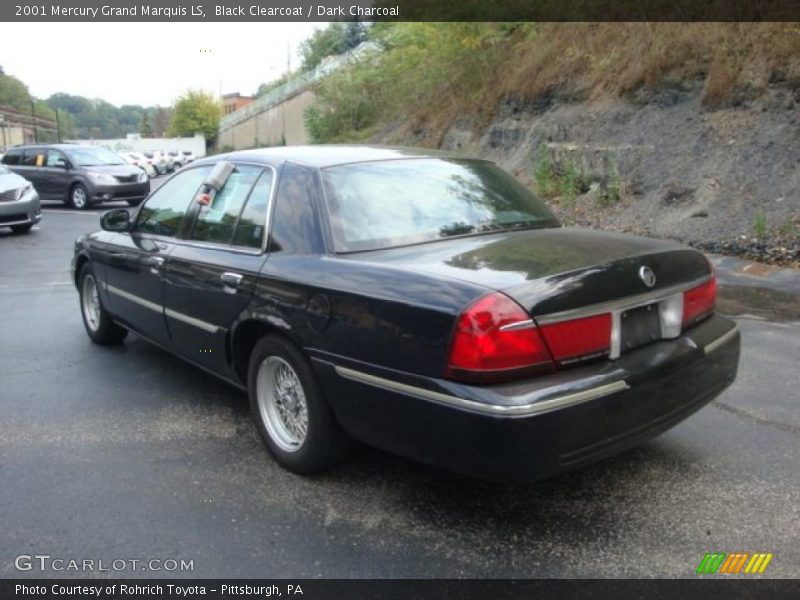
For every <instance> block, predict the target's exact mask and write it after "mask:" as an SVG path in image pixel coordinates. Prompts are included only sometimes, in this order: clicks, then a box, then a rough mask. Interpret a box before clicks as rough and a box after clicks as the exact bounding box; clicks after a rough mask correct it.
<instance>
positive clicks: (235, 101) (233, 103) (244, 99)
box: [222, 92, 255, 115]
mask: <svg viewBox="0 0 800 600" xmlns="http://www.w3.org/2000/svg"><path fill="white" fill-rule="evenodd" d="M253 100H255V98H253V97H252V96H242V95H241V94H240V93H239V92H233V93H231V94H223V95H222V114H223V115H229V114H231V113H232V112H234V111H236V110H239V109H240V108H244V107H245V106H247V105H248V104H250V103H251V102H252V101H253Z"/></svg>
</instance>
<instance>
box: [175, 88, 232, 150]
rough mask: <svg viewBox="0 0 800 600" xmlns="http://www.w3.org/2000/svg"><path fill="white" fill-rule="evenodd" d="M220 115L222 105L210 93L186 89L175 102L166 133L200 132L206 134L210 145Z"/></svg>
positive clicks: (182, 134) (184, 133) (185, 133)
mask: <svg viewBox="0 0 800 600" xmlns="http://www.w3.org/2000/svg"><path fill="white" fill-rule="evenodd" d="M221 117H222V107H221V106H220V104H219V102H218V101H217V99H216V98H215V97H214V96H213V95H212V94H209V93H207V92H203V91H199V90H188V91H187V92H186V93H185V94H184V95H183V96H181V97H180V98H178V100H177V102H175V108H174V110H173V113H172V120H171V121H170V124H169V129H168V130H167V134H168V135H170V136H192V135H194V134H195V133H197V132H200V133H202V134H203V135H205V136H206V145H208V146H210V145H211V144H213V143H214V140H216V139H217V131H218V129H219V120H220V118H221Z"/></svg>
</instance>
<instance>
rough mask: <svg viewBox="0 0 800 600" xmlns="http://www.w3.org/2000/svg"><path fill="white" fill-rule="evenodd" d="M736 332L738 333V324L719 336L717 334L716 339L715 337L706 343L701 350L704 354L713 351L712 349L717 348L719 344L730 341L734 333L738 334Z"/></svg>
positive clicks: (722, 344) (734, 335)
mask: <svg viewBox="0 0 800 600" xmlns="http://www.w3.org/2000/svg"><path fill="white" fill-rule="evenodd" d="M738 333H739V326H738V325H736V326H735V327H734V328H733V329H731V330H730V331H729V332H728V333H724V334H722V335H721V336H719V337H718V338H717V339H715V340H714V341H713V342H711V343H710V344H707V345H706V346H705V347H704V348H703V351H704V352H705V353H706V354H711V353H712V352H714V350H717V349H719V348H720V347H721V346H724V345H725V344H727V343H728V342H730V341H731V340H732V339H733V338H734V337H736V334H738Z"/></svg>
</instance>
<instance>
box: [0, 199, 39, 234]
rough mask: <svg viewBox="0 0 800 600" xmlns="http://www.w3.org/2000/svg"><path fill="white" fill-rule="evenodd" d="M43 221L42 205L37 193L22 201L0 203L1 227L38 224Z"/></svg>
mask: <svg viewBox="0 0 800 600" xmlns="http://www.w3.org/2000/svg"><path fill="white" fill-rule="evenodd" d="M41 220H42V209H41V203H40V202H39V194H37V193H36V192H35V191H34V192H31V193H30V194H28V195H27V196H25V197H24V198H22V199H20V200H15V201H13V202H0V227H6V226H9V225H27V224H36V223H38V222H39V221H41Z"/></svg>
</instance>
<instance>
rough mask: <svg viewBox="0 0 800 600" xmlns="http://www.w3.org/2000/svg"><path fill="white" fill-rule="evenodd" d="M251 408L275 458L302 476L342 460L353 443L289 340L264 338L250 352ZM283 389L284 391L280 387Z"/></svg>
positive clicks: (301, 355)
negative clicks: (340, 425)
mask: <svg viewBox="0 0 800 600" xmlns="http://www.w3.org/2000/svg"><path fill="white" fill-rule="evenodd" d="M247 389H248V393H249V396H250V408H251V410H252V413H253V417H254V418H255V420H256V423H257V425H258V431H259V433H260V434H261V438H262V439H263V441H264V443H265V444H266V446H267V449H268V450H269V452H270V454H271V455H272V456H273V458H274V459H275V461H276V462H277V463H278V464H280V465H281V466H282V467H284V468H285V469H287V470H289V471H292V472H293V473H298V474H302V475H307V474H311V473H317V472H319V471H323V470H325V469H327V468H328V467H331V466H333V465H334V464H336V463H337V462H339V461H340V460H342V459H343V458H344V457H345V455H346V454H347V451H348V450H349V447H350V441H349V440H348V438H347V436H346V435H345V434H344V432H343V431H342V429H341V428H340V427H339V424H338V423H337V422H336V419H335V418H334V416H333V413H332V412H331V410H330V407H329V406H328V403H327V401H326V400H325V397H324V396H323V394H322V390H321V389H320V386H319V383H318V382H317V378H316V377H315V376H314V372H313V371H312V369H311V365H310V364H309V362H308V360H307V359H306V357H305V356H304V355H303V353H302V352H301V351H300V350H299V349H298V348H297V347H296V346H294V345H293V344H292V343H291V342H289V341H288V340H286V339H285V338H283V337H281V336H277V335H269V336H266V337H264V338H262V339H261V340H260V341H259V342H258V343H257V344H256V346H255V348H254V349H253V352H252V354H251V355H250V363H249V368H248V386H247ZM279 390H280V391H279Z"/></svg>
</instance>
